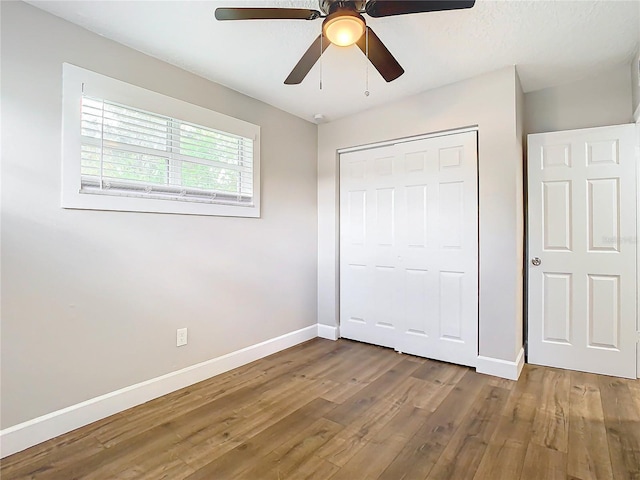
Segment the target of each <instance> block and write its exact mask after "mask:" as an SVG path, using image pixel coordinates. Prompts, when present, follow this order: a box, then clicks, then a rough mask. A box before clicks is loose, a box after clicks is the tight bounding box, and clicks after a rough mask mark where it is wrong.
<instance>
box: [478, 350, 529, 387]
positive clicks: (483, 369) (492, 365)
mask: <svg viewBox="0 0 640 480" xmlns="http://www.w3.org/2000/svg"><path fill="white" fill-rule="evenodd" d="M522 367H524V348H520V351H519V352H518V356H517V357H516V360H515V361H514V362H510V361H508V360H502V359H500V358H491V357H483V356H480V355H479V356H478V363H477V366H476V371H477V372H478V373H484V374H486V375H493V376H494V377H501V378H507V379H509V380H517V379H518V377H519V376H520V372H522Z"/></svg>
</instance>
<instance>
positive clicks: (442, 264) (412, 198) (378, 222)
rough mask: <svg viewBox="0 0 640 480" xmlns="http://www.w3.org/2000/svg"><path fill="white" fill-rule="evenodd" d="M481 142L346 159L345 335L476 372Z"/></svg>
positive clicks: (441, 143)
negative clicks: (479, 146)
mask: <svg viewBox="0 0 640 480" xmlns="http://www.w3.org/2000/svg"><path fill="white" fill-rule="evenodd" d="M476 143H477V142H476V132H465V133H457V134H452V135H445V136H439V137H432V138H428V139H423V140H415V141H411V142H403V143H398V144H395V145H391V146H385V147H380V148H372V149H368V150H360V151H354V152H349V153H342V154H341V155H340V335H341V336H342V337H345V338H350V339H354V340H360V341H363V342H368V343H373V344H376V345H382V346H386V347H391V348H395V349H396V350H399V351H401V352H405V353H411V354H415V355H420V356H423V357H428V358H434V359H439V360H444V361H447V362H453V363H458V364H463V365H470V366H475V364H476V359H477V356H478V347H477V343H478V191H477V185H478V182H477V145H476Z"/></svg>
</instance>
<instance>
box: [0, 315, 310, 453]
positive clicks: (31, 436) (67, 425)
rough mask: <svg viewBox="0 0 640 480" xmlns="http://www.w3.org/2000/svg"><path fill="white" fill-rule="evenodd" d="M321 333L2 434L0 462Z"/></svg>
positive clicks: (299, 333)
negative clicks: (47, 441) (9, 456)
mask: <svg viewBox="0 0 640 480" xmlns="http://www.w3.org/2000/svg"><path fill="white" fill-rule="evenodd" d="M318 330H319V329H318V326H317V325H311V326H309V327H306V328H303V329H300V330H296V331H294V332H290V333H287V334H285V335H281V336H279V337H276V338H272V339H270V340H267V341H264V342H261V343H258V344H256V345H251V346H249V347H246V348H243V349H241V350H237V351H235V352H231V353H228V354H226V355H223V356H221V357H217V358H213V359H211V360H207V361H205V362H202V363H198V364H196V365H191V366H190V367H186V368H183V369H181V370H178V371H175V372H171V373H168V374H166V375H162V376H160V377H156V378H152V379H150V380H147V381H144V382H141V383H137V384H135V385H131V386H129V387H125V388H122V389H120V390H116V391H114V392H110V393H107V394H105V395H100V396H99V397H95V398H92V399H90V400H87V401H84V402H81V403H78V404H76V405H72V406H70V407H67V408H63V409H61V410H58V411H55V412H52V413H48V414H46V415H43V416H41V417H37V418H34V419H32V420H28V421H26V422H23V423H20V424H18V425H14V426H13V427H9V428H5V429H4V430H0V458H4V457H6V456H8V455H12V454H14V453H16V452H20V451H22V450H24V449H26V448H29V447H32V446H33V445H37V444H38V443H42V442H44V441H46V440H49V439H51V438H55V437H57V436H58V435H62V434H63V433H67V432H70V431H71V430H75V429H76V428H80V427H83V426H85V425H88V424H90V423H92V422H95V421H97V420H101V419H103V418H106V417H108V416H110V415H113V414H115V413H118V412H121V411H123V410H126V409H127V408H131V407H135V406H136V405H140V404H142V403H145V402H148V401H149V400H153V399H154V398H158V397H161V396H162V395H166V394H168V393H171V392H174V391H176V390H179V389H181V388H184V387H188V386H189V385H193V384H194V383H197V382H201V381H202V380H206V379H207V378H211V377H213V376H214V375H219V374H221V373H224V372H227V371H229V370H233V369H234V368H237V367H240V366H242V365H246V364H247V363H251V362H253V361H255V360H258V359H260V358H263V357H266V356H268V355H271V354H273V353H276V352H279V351H280V350H284V349H286V348H289V347H293V346H294V345H297V344H299V343H302V342H306V341H307V340H311V339H312V338H315V337H317V336H318Z"/></svg>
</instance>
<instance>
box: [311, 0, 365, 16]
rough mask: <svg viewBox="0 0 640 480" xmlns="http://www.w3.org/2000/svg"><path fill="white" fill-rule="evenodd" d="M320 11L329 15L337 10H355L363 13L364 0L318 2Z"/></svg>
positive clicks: (322, 0)
mask: <svg viewBox="0 0 640 480" xmlns="http://www.w3.org/2000/svg"><path fill="white" fill-rule="evenodd" d="M318 1H319V4H320V5H319V6H320V11H321V12H322V13H323V14H325V15H329V14H331V13H333V12H335V11H337V10H355V11H357V12H363V11H364V6H365V3H367V2H366V0H318Z"/></svg>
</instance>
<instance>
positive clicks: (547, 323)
mask: <svg viewBox="0 0 640 480" xmlns="http://www.w3.org/2000/svg"><path fill="white" fill-rule="evenodd" d="M634 147H635V126H634V125H618V126H613V127H600V128H589V129H585V130H572V131H566V132H554V133H540V134H536V135H529V161H528V163H529V168H528V171H529V179H528V185H529V215H528V216H529V254H530V264H529V301H528V305H529V315H528V319H529V337H528V343H529V362H531V363H535V364H539V365H549V366H552V367H560V368H568V369H572V370H582V371H586V372H593V373H601V374H605V375H615V376H620V377H628V378H635V377H636V342H637V341H638V340H637V339H638V337H637V333H636V297H637V295H638V285H637V283H636V265H637V263H636V243H637V239H636V218H637V217H636V195H637V191H636V165H637V157H636V155H635V152H634Z"/></svg>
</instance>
